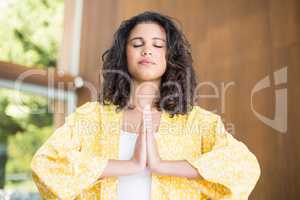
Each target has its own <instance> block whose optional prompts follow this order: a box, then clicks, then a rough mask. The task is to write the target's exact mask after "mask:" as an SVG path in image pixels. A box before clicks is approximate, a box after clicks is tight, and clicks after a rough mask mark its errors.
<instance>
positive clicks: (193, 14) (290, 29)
mask: <svg viewBox="0 0 300 200" xmlns="http://www.w3.org/2000/svg"><path fill="white" fill-rule="evenodd" d="M145 10H155V11H159V12H162V13H164V14H167V15H170V16H173V17H174V18H176V19H178V20H179V21H180V22H181V23H180V26H181V28H182V29H183V31H184V32H185V33H186V35H187V37H188V39H189V41H190V42H191V44H192V50H193V58H194V61H195V67H196V71H197V75H198V76H199V79H200V81H201V82H202V83H208V82H209V83H212V84H214V85H215V86H216V87H217V89H218V91H219V92H220V93H222V91H223V92H224V89H223V90H222V84H225V85H229V84H230V83H232V84H233V85H231V86H229V87H228V88H227V90H226V93H225V94H224V97H225V101H224V98H221V97H219V98H217V99H212V98H201V99H199V101H198V102H199V104H200V105H201V106H203V107H204V108H207V109H209V110H216V112H217V113H219V114H221V115H222V117H223V119H224V122H225V125H231V126H232V125H233V129H232V130H233V134H234V135H235V137H236V138H238V139H240V140H242V141H243V142H244V143H246V144H247V145H248V147H249V148H250V149H251V151H253V152H254V154H256V156H257V158H258V160H259V162H260V164H261V167H262V176H261V178H260V180H259V183H258V185H257V186H256V188H255V190H254V192H253V193H252V195H251V198H250V199H255V200H277V199H278V200H281V199H299V198H300V191H299V189H298V188H300V178H299V175H298V173H297V169H298V168H299V167H300V166H299V165H300V161H299V160H300V150H299V149H300V148H299V145H300V136H299V134H297V133H298V132H299V131H298V130H299V129H300V123H299V122H298V119H300V116H299V115H300V114H299V111H300V106H299V103H298V102H299V99H300V87H299V84H300V62H299V57H300V41H299V40H300V38H299V35H300V1H298V0H266V1H261V0H239V1H236V0H189V1H183V0H151V1H150V0H142V1H141V0H130V1H125V0H114V1H109V0H99V1H96V0H89V1H84V12H83V27H82V45H81V47H82V48H81V62H80V65H81V66H80V67H81V70H80V75H81V76H83V77H84V78H86V79H87V80H89V81H91V82H92V83H93V84H96V83H97V80H98V75H97V73H96V71H98V70H100V66H101V64H102V63H101V60H100V56H101V54H102V53H103V52H104V50H105V49H106V48H108V47H109V44H110V42H111V39H112V33H113V32H114V31H115V30H116V28H117V27H118V25H119V24H120V22H121V21H122V20H124V19H127V18H129V17H131V16H133V15H135V14H137V13H140V12H143V11H145ZM285 66H287V67H288V68H287V70H288V82H287V84H282V85H280V86H276V85H274V77H273V72H275V71H276V70H279V69H281V68H283V67H285ZM266 76H269V77H270V80H271V87H269V88H266V89H264V90H262V91H260V92H257V93H256V94H255V96H254V101H253V106H254V108H255V110H257V111H258V112H259V113H261V114H262V115H265V116H266V117H268V118H273V117H274V113H275V104H276V101H275V91H276V90H277V89H282V88H286V87H287V88H288V96H287V100H288V121H287V122H288V129H287V132H286V133H280V132H279V131H276V130H274V129H273V128H271V127H269V126H268V125H265V124H264V123H262V122H261V121H260V120H259V119H258V118H257V117H256V116H255V115H254V113H253V111H252V110H251V91H252V89H253V88H254V86H255V85H256V84H257V83H258V82H259V81H260V80H261V79H263V78H265V77H266ZM206 85H207V84H206ZM199 91H200V94H207V93H208V94H214V93H213V92H214V90H213V89H212V88H211V87H209V86H206V87H201V89H200V90H199ZM79 97H80V104H81V103H82V102H84V101H86V100H87V99H88V98H89V97H88V94H87V93H84V92H82V93H79Z"/></svg>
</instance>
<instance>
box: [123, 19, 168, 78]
mask: <svg viewBox="0 0 300 200" xmlns="http://www.w3.org/2000/svg"><path fill="white" fill-rule="evenodd" d="M166 50H167V47H166V33H165V30H164V29H163V28H162V27H161V26H160V25H158V24H157V23H150V22H149V23H141V24H138V25H136V26H135V27H134V28H133V29H132V30H131V32H130V35H129V37H128V40H127V45H126V56H127V65H128V71H129V73H130V74H131V75H132V77H133V78H134V79H135V80H137V81H151V80H157V79H160V78H161V77H162V75H163V74H164V73H165V71H166V66H167V64H166Z"/></svg>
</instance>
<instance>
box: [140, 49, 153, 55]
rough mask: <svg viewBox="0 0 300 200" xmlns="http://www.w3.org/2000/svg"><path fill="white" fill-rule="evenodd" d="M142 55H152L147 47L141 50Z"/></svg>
mask: <svg viewBox="0 0 300 200" xmlns="http://www.w3.org/2000/svg"><path fill="white" fill-rule="evenodd" d="M142 55H143V56H147V55H149V56H151V55H152V52H151V51H150V50H149V49H145V50H144V51H143V52H142Z"/></svg>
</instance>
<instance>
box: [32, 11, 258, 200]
mask: <svg viewBox="0 0 300 200" xmlns="http://www.w3.org/2000/svg"><path fill="white" fill-rule="evenodd" d="M103 61H104V64H103V70H102V77H103V83H102V91H101V92H100V98H99V101H97V102H87V103H86V104H84V105H83V106H80V107H78V108H77V109H76V111H75V112H74V113H72V114H71V115H69V116H68V117H67V118H66V122H65V124H64V125H63V126H61V127H59V128H58V129H56V131H55V132H54V133H53V134H52V136H50V138H49V139H48V140H47V141H46V142H45V143H44V144H43V145H42V147H41V148H40V149H39V150H38V151H37V153H36V154H35V156H34V157H33V159H32V164H31V167H32V172H33V173H32V175H33V179H34V181H35V182H36V185H37V187H38V189H39V191H40V194H41V196H42V197H43V198H44V199H99V200H123V199H130V200H134V199H139V200H145V199H155V200H156V199H161V200H167V199H170V200H173V199H182V200H186V199H197V200H198V199H232V200H233V199H234V200H237V199H239V200H241V199H248V196H249V195H250V193H251V191H252V190H253V188H254V186H255V185H256V183H257V181H258V178H259V176H260V167H259V164H258V162H257V159H256V157H255V156H254V155H253V154H252V153H251V152H250V151H249V149H248V148H247V147H246V146H245V145H244V144H243V143H242V142H239V141H237V140H236V139H235V138H234V137H232V136H231V135H230V134H229V133H228V132H226V130H225V129H224V125H223V123H222V121H221V118H220V117H219V116H218V115H216V114H214V113H211V112H209V111H206V110H204V109H202V108H201V107H199V106H196V105H193V98H194V89H195V87H196V78H195V73H194V70H193V66H192V58H191V54H190V49H189V44H188V42H187V40H186V39H185V37H184V35H183V33H182V32H181V31H180V30H179V29H178V28H177V27H176V25H175V24H174V22H173V21H172V20H171V19H170V18H169V17H167V16H164V15H161V14H159V13H155V12H144V13H142V14H139V15H137V16H134V17H132V18H131V19H129V20H126V21H124V22H123V23H122V24H121V26H120V27H119V29H118V30H117V32H116V33H115V35H114V41H113V44H112V47H111V48H110V49H109V50H107V51H106V52H105V53H104V55H103Z"/></svg>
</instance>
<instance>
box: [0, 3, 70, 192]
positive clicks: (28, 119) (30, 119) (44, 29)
mask: <svg viewBox="0 0 300 200" xmlns="http://www.w3.org/2000/svg"><path fill="white" fill-rule="evenodd" d="M63 10H64V0H25V1H23V0H9V6H8V7H7V8H5V10H0V52H1V53H0V60H2V61H8V62H12V63H17V64H21V65H25V66H28V67H33V66H34V67H38V68H48V67H55V66H56V62H57V56H58V52H59V51H58V50H59V45H60V42H61V37H62V29H63ZM16 95H17V94H16V92H15V91H12V90H6V89H0V188H2V187H3V185H4V183H5V179H4V178H5V177H4V173H5V171H6V173H7V174H13V173H20V172H29V171H30V165H29V164H30V160H31V157H32V156H33V154H34V152H35V151H36V150H37V148H38V147H39V146H40V145H41V144H42V143H43V141H44V140H45V139H46V138H47V137H48V136H49V135H50V133H51V131H52V113H50V112H49V110H48V100H47V99H46V98H42V97H39V96H34V95H26V94H21V96H22V103H21V104H20V103H18V102H16V101H15V98H16ZM18 95H20V94H18ZM20 107H21V108H22V109H21V110H22V112H20ZM37 110H38V111H39V112H36V111H37ZM8 155H9V156H8ZM5 166H6V167H5ZM5 169H6V170H5Z"/></svg>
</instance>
